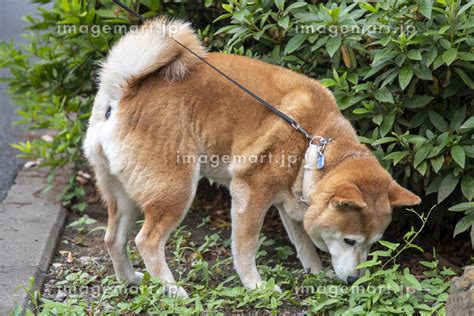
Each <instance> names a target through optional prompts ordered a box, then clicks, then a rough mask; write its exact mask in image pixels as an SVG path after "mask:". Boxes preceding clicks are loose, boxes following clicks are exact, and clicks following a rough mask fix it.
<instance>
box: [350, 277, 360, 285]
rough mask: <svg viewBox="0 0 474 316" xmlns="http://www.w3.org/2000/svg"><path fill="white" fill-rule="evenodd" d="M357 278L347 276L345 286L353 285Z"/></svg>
mask: <svg viewBox="0 0 474 316" xmlns="http://www.w3.org/2000/svg"><path fill="white" fill-rule="evenodd" d="M357 279H358V277H355V276H348V277H347V284H352V283H354V282H355V281H357Z"/></svg>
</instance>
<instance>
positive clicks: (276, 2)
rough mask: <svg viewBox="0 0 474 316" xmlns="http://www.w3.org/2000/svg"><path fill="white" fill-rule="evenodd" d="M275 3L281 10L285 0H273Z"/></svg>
mask: <svg viewBox="0 0 474 316" xmlns="http://www.w3.org/2000/svg"><path fill="white" fill-rule="evenodd" d="M275 5H276V7H277V8H278V10H280V11H283V9H284V8H285V0H275Z"/></svg>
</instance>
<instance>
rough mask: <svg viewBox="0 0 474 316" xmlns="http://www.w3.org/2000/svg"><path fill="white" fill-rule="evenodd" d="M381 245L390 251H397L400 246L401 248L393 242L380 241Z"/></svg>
mask: <svg viewBox="0 0 474 316" xmlns="http://www.w3.org/2000/svg"><path fill="white" fill-rule="evenodd" d="M379 244H381V245H382V246H384V247H386V248H388V249H390V250H395V249H397V248H398V246H400V244H399V243H393V242H389V241H386V240H379Z"/></svg>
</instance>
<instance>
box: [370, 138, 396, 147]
mask: <svg viewBox="0 0 474 316" xmlns="http://www.w3.org/2000/svg"><path fill="white" fill-rule="evenodd" d="M396 141H398V139H396V138H395V137H382V138H380V139H377V140H376V141H375V142H373V143H372V146H377V145H382V144H386V143H393V142H396Z"/></svg>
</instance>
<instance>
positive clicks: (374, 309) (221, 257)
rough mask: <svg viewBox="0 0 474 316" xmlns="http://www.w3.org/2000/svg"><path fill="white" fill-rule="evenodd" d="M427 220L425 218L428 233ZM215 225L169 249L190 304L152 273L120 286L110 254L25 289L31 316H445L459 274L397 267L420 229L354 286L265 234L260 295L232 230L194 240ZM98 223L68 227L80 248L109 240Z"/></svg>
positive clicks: (73, 264) (386, 251)
mask: <svg viewBox="0 0 474 316" xmlns="http://www.w3.org/2000/svg"><path fill="white" fill-rule="evenodd" d="M426 218H427V216H420V220H421V222H422V225H421V227H423V224H424V223H425V222H426ZM209 221H210V220H209V218H207V217H204V219H203V220H202V222H201V223H200V224H199V225H197V227H188V226H181V227H180V228H179V229H177V230H176V231H175V233H174V235H173V236H172V238H171V239H170V242H169V244H168V247H167V249H168V255H169V256H168V262H169V264H170V266H171V267H172V269H173V270H174V271H176V277H177V280H178V283H179V284H180V285H181V286H183V287H184V288H185V289H186V290H187V292H188V293H190V298H189V299H180V298H176V297H172V296H168V295H166V294H165V293H164V291H163V287H162V284H161V283H160V282H159V280H157V279H154V278H152V277H150V276H149V275H148V274H145V278H144V280H143V282H142V283H141V284H140V285H139V286H132V287H128V286H126V285H125V284H123V283H120V282H118V281H117V280H116V278H115V276H114V275H113V273H112V271H111V269H110V260H109V258H108V257H107V256H102V255H99V256H97V257H87V256H86V257H81V258H79V259H78V258H73V259H71V254H70V253H68V254H67V255H66V254H64V256H63V257H64V260H65V262H64V260H63V262H64V264H59V263H56V264H53V267H52V268H51V271H50V272H49V279H50V282H49V283H48V285H47V289H46V290H45V292H44V293H43V294H41V293H40V292H38V291H30V290H28V288H27V287H26V288H25V290H27V291H28V292H29V295H30V298H31V301H32V306H33V308H32V309H30V310H29V311H27V315H33V314H38V315H50V314H56V315H85V314H88V315H94V314H103V313H107V314H111V315H119V314H124V313H150V314H155V313H159V314H162V315H167V314H173V315H174V314H178V315H191V314H203V313H207V314H212V315H214V314H223V313H228V312H233V313H236V312H237V313H243V312H245V313H249V312H257V311H259V312H266V313H268V314H277V313H282V312H290V313H296V312H307V313H311V314H321V313H326V314H327V313H330V314H334V315H355V314H363V315H366V314H380V313H382V314H404V315H412V314H418V315H432V314H441V315H443V314H445V310H444V306H445V303H446V300H447V296H448V294H447V290H448V288H449V282H446V281H447V280H449V278H450V277H451V276H452V275H454V272H453V271H451V270H450V269H447V268H440V267H439V265H438V262H437V261H436V259H435V260H434V261H431V262H428V261H422V262H420V264H421V265H422V266H423V267H424V269H425V272H424V273H423V274H422V275H421V276H420V275H418V276H417V277H415V276H414V275H413V274H411V273H410V271H409V269H408V268H402V267H400V265H399V264H398V263H396V259H397V257H398V256H399V254H400V253H401V251H405V250H406V249H408V248H414V247H415V248H417V246H415V245H413V240H414V239H415V238H416V236H417V234H418V233H419V231H420V230H421V228H420V229H419V230H412V231H410V232H409V233H407V234H406V235H405V238H404V239H403V242H401V243H400V244H395V243H390V242H387V241H382V242H381V244H380V245H379V246H380V247H379V249H378V250H376V251H374V252H372V254H371V255H370V256H369V259H368V260H367V261H366V262H365V263H363V264H361V268H368V269H367V270H366V272H365V274H364V275H363V276H362V277H361V278H360V279H359V280H358V281H357V282H356V283H355V284H353V285H352V286H346V285H344V284H342V283H341V282H340V281H338V280H336V279H335V278H333V277H332V273H331V271H330V270H328V269H327V270H324V271H322V272H321V273H320V274H318V275H313V274H306V273H305V272H304V271H303V270H302V269H301V268H300V265H299V264H298V263H296V262H295V256H294V251H293V248H292V247H291V246H289V244H285V243H282V242H281V241H280V240H278V238H277V236H276V238H274V239H269V238H266V237H265V236H264V235H262V236H261V238H260V248H259V252H258V255H257V258H258V259H257V263H258V269H259V271H260V273H261V274H262V276H263V278H264V279H265V280H267V281H266V282H265V284H264V285H263V286H262V287H261V288H259V289H258V290H255V291H249V290H247V289H245V288H243V287H242V286H241V283H240V281H239V279H238V277H237V275H236V273H235V272H234V270H233V267H232V259H231V257H230V241H229V239H228V238H225V237H223V235H226V231H225V230H220V231H217V232H211V233H208V234H205V235H202V236H195V235H193V234H196V232H198V231H199V227H203V226H207V225H209ZM94 223H95V222H94V221H93V220H90V219H88V218H86V219H79V220H78V221H75V222H73V223H72V225H71V224H70V225H69V227H68V229H69V230H74V232H75V234H76V236H75V239H74V240H75V242H77V243H81V240H84V239H87V238H90V236H91V235H100V236H102V235H103V233H101V229H100V227H99V228H97V227H96V228H94V229H91V227H89V226H92V225H93V224H94ZM191 228H192V229H191ZM91 231H92V233H90V232H91ZM81 238H82V239H81ZM100 238H101V237H100ZM197 240H199V242H197ZM64 242H68V241H67V240H65V241H64ZM69 242H70V241H69ZM94 242H95V241H94ZM129 250H130V256H131V259H132V262H133V264H134V266H135V267H136V268H138V269H139V270H141V271H144V267H143V263H142V261H141V258H140V256H139V254H138V252H137V250H136V247H134V245H133V244H130V249H129ZM435 257H436V256H435ZM323 261H326V262H325V266H326V267H330V264H329V263H328V262H327V261H328V258H327V257H323ZM275 284H278V285H279V286H280V287H281V288H282V293H279V292H275V291H273V289H274V285H275ZM61 295H63V297H61ZM15 312H19V309H18V310H16V311H15Z"/></svg>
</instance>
